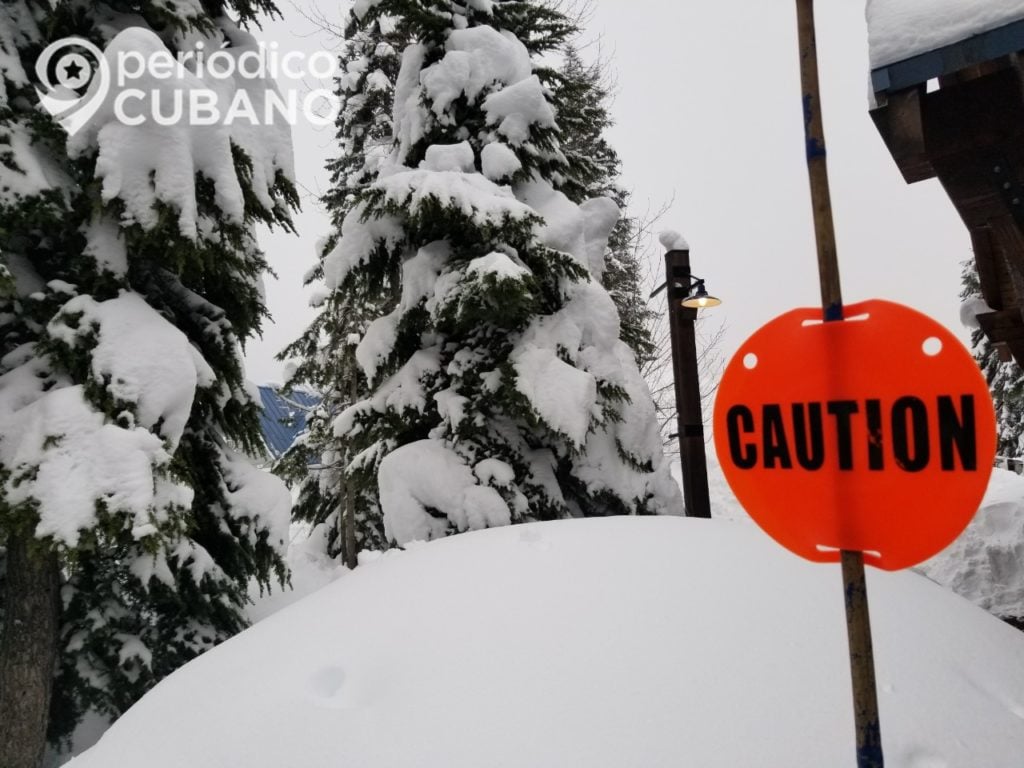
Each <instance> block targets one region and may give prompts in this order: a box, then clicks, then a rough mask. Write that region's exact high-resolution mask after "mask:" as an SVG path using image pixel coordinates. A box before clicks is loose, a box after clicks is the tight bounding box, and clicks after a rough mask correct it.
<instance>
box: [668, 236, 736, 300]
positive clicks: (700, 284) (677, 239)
mask: <svg viewBox="0 0 1024 768" xmlns="http://www.w3.org/2000/svg"><path fill="white" fill-rule="evenodd" d="M658 242H660V243H661V245H662V247H664V248H665V250H666V251H669V252H671V251H689V250H690V244H689V243H687V242H686V238H685V237H683V236H682V235H681V234H679V233H678V232H676V231H675V230H672V229H666V230H665V231H663V232H662V233H661V234H660V235H658ZM690 280H691V282H690V285H688V286H680V285H678V284H677V285H676V286H675V287H676V288H682V287H685V288H686V290H687V291H688V292H689V293H688V295H687V296H686V298H684V299H683V300H682V301H680V302H679V303H680V305H681V306H683V307H685V308H686V309H709V308H711V307H717V306H718V305H719V304H721V303H722V300H721V299H719V298H718V297H716V296H712V295H710V294H709V293H708V291H707V288H705V287H704V279H703V278H701V277H697V276H696V275H690ZM655 293H657V292H655ZM651 295H652V296H654V294H651Z"/></svg>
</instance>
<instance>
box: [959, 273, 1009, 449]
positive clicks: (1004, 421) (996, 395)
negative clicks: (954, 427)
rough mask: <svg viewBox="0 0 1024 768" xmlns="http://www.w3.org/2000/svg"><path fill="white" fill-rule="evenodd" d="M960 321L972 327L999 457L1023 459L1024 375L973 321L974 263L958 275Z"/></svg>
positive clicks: (977, 289) (976, 297) (976, 295)
mask: <svg viewBox="0 0 1024 768" xmlns="http://www.w3.org/2000/svg"><path fill="white" fill-rule="evenodd" d="M962 281H963V290H962V291H961V293H960V298H961V299H963V301H964V315H965V316H964V320H965V321H967V322H968V323H969V324H971V325H972V326H973V330H972V331H971V347H972V349H973V351H974V357H975V359H976V360H977V361H978V365H980V366H981V370H982V372H983V373H984V374H985V379H986V380H987V381H988V386H989V389H990V390H991V392H992V400H993V402H994V404H995V408H996V424H997V425H998V430H999V449H998V450H999V456H1001V457H1003V458H1008V459H1020V458H1024V372H1022V371H1021V368H1020V365H1019V364H1018V363H1017V361H1015V360H1006V361H1004V360H1002V359H1001V358H1000V356H999V350H997V349H996V348H995V347H994V346H993V345H992V344H991V343H990V342H989V340H988V337H987V336H985V334H984V332H983V331H982V330H981V328H980V327H978V326H977V323H976V322H975V321H973V317H974V314H975V311H976V310H977V308H978V306H977V305H978V303H979V302H981V303H983V301H982V299H981V283H980V281H979V280H978V271H977V267H975V265H974V261H973V260H972V261H969V262H967V263H965V264H964V270H963V275H962Z"/></svg>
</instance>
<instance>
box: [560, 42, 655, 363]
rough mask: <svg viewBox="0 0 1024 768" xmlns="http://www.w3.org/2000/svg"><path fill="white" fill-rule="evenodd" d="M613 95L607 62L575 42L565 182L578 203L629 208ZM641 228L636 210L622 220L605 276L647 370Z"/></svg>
mask: <svg viewBox="0 0 1024 768" xmlns="http://www.w3.org/2000/svg"><path fill="white" fill-rule="evenodd" d="M610 98H611V94H610V92H609V89H608V85H607V76H606V75H605V74H604V71H603V67H602V63H601V62H600V61H598V62H594V63H591V64H589V65H588V64H586V63H584V61H583V59H582V57H581V56H580V54H579V51H577V49H576V48H575V47H574V46H572V45H569V46H567V47H566V49H565V61H564V63H563V65H562V68H561V70H560V71H559V77H558V85H557V88H556V92H555V99H556V103H557V106H558V127H559V129H560V130H561V135H562V151H563V152H564V154H565V157H566V160H567V169H568V170H567V172H566V174H565V178H564V180H563V181H562V183H561V185H560V187H559V188H560V189H561V191H562V192H564V193H565V194H566V196H567V197H569V199H570V200H572V201H573V202H575V203H583V202H585V201H586V200H589V199H592V198H595V197H608V198H611V199H612V200H614V201H615V203H616V205H618V206H619V208H620V209H622V210H625V209H626V207H627V206H628V204H629V193H628V192H627V191H626V190H625V189H623V188H622V186H621V185H620V184H619V174H620V173H621V170H622V163H621V161H620V160H619V155H618V153H617V152H616V151H615V148H614V147H612V146H611V144H609V142H608V139H607V136H606V135H605V134H606V132H607V131H608V130H609V129H610V128H611V127H612V125H613V123H612V118H611V115H610V114H609V112H608V102H609V100H610ZM638 229H639V228H638V225H637V222H636V220H635V219H634V218H633V217H631V216H623V217H622V218H620V219H619V221H618V223H616V225H615V228H614V229H613V230H612V233H611V236H610V237H609V238H608V250H607V253H606V255H605V264H606V266H605V272H604V276H603V280H602V282H603V284H604V287H605V288H606V289H607V290H608V293H609V294H610V295H611V297H612V301H614V302H615V308H616V309H617V310H618V312H619V321H620V323H621V336H622V340H623V341H625V342H626V343H627V344H629V346H630V348H631V349H632V350H633V352H635V353H636V357H637V363H638V365H639V366H640V370H641V371H644V369H645V368H646V367H647V366H648V365H649V364H650V363H651V361H652V359H653V357H654V356H655V355H656V349H655V344H654V341H653V339H652V333H651V328H652V325H653V320H654V312H653V311H652V310H651V309H650V307H649V306H648V304H647V294H646V292H645V291H644V274H643V268H642V266H641V264H640V258H639V252H640V248H639V242H638V241H639V240H640V233H639V232H638ZM649 383H650V382H649Z"/></svg>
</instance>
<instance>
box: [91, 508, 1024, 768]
mask: <svg viewBox="0 0 1024 768" xmlns="http://www.w3.org/2000/svg"><path fill="white" fill-rule="evenodd" d="M869 589H870V594H871V600H872V611H873V613H872V619H873V623H874V632H875V647H876V653H877V665H878V677H879V685H880V688H881V690H880V704H881V712H882V727H883V739H884V743H885V748H886V751H887V760H888V762H887V765H889V766H890V768H953V767H954V766H958V767H962V768H1019V767H1020V765H1021V755H1022V754H1024V635H1021V633H1019V632H1017V631H1015V630H1013V629H1011V628H1010V627H1008V626H1006V625H1004V624H1002V623H1001V622H999V621H997V620H996V619H994V618H992V617H991V616H988V615H987V614H985V613H984V612H983V611H981V610H980V609H978V608H976V607H974V606H972V605H970V604H969V603H968V602H966V601H965V600H962V599H960V598H958V597H956V596H955V595H953V594H951V593H950V592H948V591H947V590H945V589H942V588H941V587H938V586H936V585H934V584H932V583H930V582H929V581H927V580H926V579H924V578H922V577H920V576H918V575H915V574H912V573H897V574H890V573H880V572H875V571H872V572H871V573H870V574H869ZM852 727H853V726H852V706H851V703H850V692H849V673H848V668H847V655H846V636H845V623H844V618H843V601H842V590H841V584H840V576H839V571H838V567H837V566H823V565H812V564H809V563H806V562H804V561H802V560H800V559H798V558H796V557H794V556H792V555H790V554H788V553H787V552H785V551H783V550H782V549H780V548H779V547H777V546H776V545H775V544H773V543H772V542H771V541H769V540H768V539H767V537H765V536H764V534H762V533H760V532H759V531H758V530H757V529H756V528H754V527H753V526H750V525H743V524H739V523H736V522H726V521H702V520H687V519H679V518H610V519H589V520H574V521H562V522H555V523H543V524H533V525H526V526H515V527H507V528H500V529H493V530H489V531H483V532H479V533H471V534H464V535H460V536H456V537H451V538H448V539H443V540H440V541H437V542H434V543H431V544H426V545H421V546H417V547H414V548H412V549H411V550H409V551H405V552H395V553H392V554H388V555H386V556H384V557H381V558H379V559H378V560H376V561H375V562H371V563H368V564H366V565H365V566H363V567H361V568H359V569H358V570H357V571H355V572H354V573H352V574H350V575H347V576H345V578H343V579H341V580H339V581H337V582H335V583H333V584H330V585H329V586H327V587H325V588H323V589H321V590H319V591H318V592H316V593H315V594H313V595H311V596H310V597H308V598H307V599H305V600H302V601H301V602H300V603H297V604H295V605H293V606H291V607H289V608H286V609H284V610H282V611H280V612H279V613H277V614H275V615H273V616H271V617H269V618H267V619H266V620H264V621H263V622H261V623H260V624H259V625H258V626H256V627H254V628H253V629H251V630H249V631H247V632H245V633H243V634H242V635H240V636H238V637H236V638H235V639H233V640H231V641H229V642H227V643H225V644H224V645H222V646H220V647H218V648H216V649H214V650H213V651H211V652H209V653H208V654H206V655H205V656H203V657H201V658H200V659H198V660H197V661H195V662H193V663H191V664H189V665H188V666H186V667H184V668H183V669H181V670H180V671H178V672H177V673H175V674H174V675H172V676H171V677H170V678H168V679H167V680H165V681H164V682H163V683H161V684H160V685H159V686H158V687H157V688H156V689H155V690H154V691H153V692H151V693H150V694H149V695H148V696H146V697H145V698H144V699H143V700H142V701H141V702H140V703H139V704H138V705H136V706H135V707H134V708H133V709H132V710H131V711H129V712H128V713H127V714H126V715H125V716H124V717H123V718H122V719H121V720H120V721H119V722H118V723H116V724H115V725H114V726H113V727H112V728H111V730H110V731H109V732H108V733H107V734H106V736H105V737H104V738H103V739H102V741H101V742H100V743H99V745H97V746H96V747H94V748H93V749H92V750H91V751H89V752H87V753H86V754H85V755H83V756H81V757H80V758H78V759H77V760H75V761H73V762H72V763H71V765H72V766H74V768H95V767H99V766H102V767H103V768H109V767H111V766H141V765H145V766H147V768H183V767H187V768H225V766H246V768H280V767H281V766H302V767H303V768H321V767H323V768H326V767H327V766H331V767H332V768H333V767H334V766H339V765H344V766H351V767H352V768H378V767H380V768H382V767H384V766H388V767H389V768H391V767H393V768H398V767H399V766H410V767H411V766H417V768H419V767H422V766H445V768H482V767H484V766H486V767H487V768H493V767H495V766H509V767H511V766H522V767H523V768H545V767H547V766H550V768H565V767H566V766H587V768H603V767H605V766H606V767H607V768H624V767H625V766H643V767H644V768H656V767H657V766H672V767H673V768H678V766H699V767H700V768H716V767H718V766H720V767H721V768H757V767H759V766H762V767H763V768H780V766H786V767H787V768H812V767H813V768H821V767H822V766H828V767H829V768H843V766H851V767H852V766H853V765H854V764H855V761H854V756H853V755H854V751H853V745H852Z"/></svg>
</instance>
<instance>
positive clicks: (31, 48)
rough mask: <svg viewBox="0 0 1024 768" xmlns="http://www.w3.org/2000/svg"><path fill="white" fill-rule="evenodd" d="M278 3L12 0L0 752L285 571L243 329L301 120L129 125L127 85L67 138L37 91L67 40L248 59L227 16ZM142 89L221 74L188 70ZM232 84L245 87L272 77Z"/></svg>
mask: <svg viewBox="0 0 1024 768" xmlns="http://www.w3.org/2000/svg"><path fill="white" fill-rule="evenodd" d="M271 10H273V6H272V4H271V3H270V2H269V0H233V1H232V2H204V3H199V2H183V3H177V4H171V3H165V2H138V3H133V4H131V7H130V8H128V7H127V6H125V5H124V4H122V3H114V2H91V3H86V2H80V1H78V0H74V1H70V2H61V3H56V4H48V3H36V2H30V0H13V1H12V2H8V3H5V4H4V5H3V6H2V8H0V161H2V162H3V165H4V168H3V169H2V171H0V173H2V179H3V184H2V185H0V221H2V222H3V226H2V227H0V253H2V254H3V255H2V259H3V262H4V263H5V265H6V267H7V268H8V269H9V271H10V274H11V277H12V279H11V280H10V281H8V282H9V283H12V284H13V290H8V291H7V292H6V293H5V294H4V295H3V298H0V545H2V546H5V547H6V549H7V560H8V576H9V577H8V578H7V580H6V582H5V583H4V587H3V589H4V595H3V597H4V599H5V604H6V613H5V624H4V626H3V628H2V632H3V637H2V643H0V710H3V712H4V716H3V717H0V764H4V765H6V766H22V765H25V766H28V765H36V764H37V760H38V754H39V750H40V749H41V745H42V741H41V739H40V738H39V737H40V736H41V731H42V730H44V729H45V727H46V724H47V719H49V729H50V735H51V737H52V738H56V739H60V738H61V737H65V736H66V735H67V734H68V733H69V731H70V730H71V728H72V727H73V726H74V725H75V723H76V721H77V720H78V719H79V718H80V717H81V715H82V714H83V713H84V712H85V711H87V710H93V711H96V712H98V713H101V714H103V715H105V716H107V717H111V718H113V717H116V716H118V715H119V714H120V713H121V712H123V711H124V710H125V709H126V708H127V707H128V706H130V705H131V704H132V703H133V702H134V701H135V700H137V699H138V698H139V696H141V695H142V693H144V692H145V691H146V690H147V689H148V688H149V687H151V686H152V685H153V684H155V682H157V681H158V680H159V679H161V678H162V677H164V676H166V675H167V674H168V673H170V672H171V671H173V670H174V669H175V668H177V667H178V666H180V665H181V664H183V663H184V662H186V661H187V660H189V659H190V658H193V657H194V656H196V655H197V654H199V653H201V652H203V651H204V650H206V649H208V648H210V647H211V646H213V645H214V644H216V643H218V642H220V641H221V640H223V639H225V638H227V637H229V636H231V635H232V634H234V633H236V632H238V631H239V630H240V629H242V628H243V627H244V626H245V619H244V616H243V614H242V611H241V608H242V606H243V605H244V603H245V601H246V600H247V597H246V595H247V587H248V585H249V582H250V580H253V579H254V580H256V581H257V582H259V583H260V584H261V585H264V586H269V585H270V583H271V581H272V579H273V578H274V577H275V576H276V577H277V578H284V577H285V575H286V574H285V569H284V565H283V561H282V559H281V551H282V549H283V545H284V543H285V540H286V533H287V512H288V507H289V505H290V498H289V495H288V492H287V490H286V489H285V488H284V487H283V485H282V484H281V483H280V482H279V481H277V480H276V479H275V478H273V477H272V476H270V475H267V474H265V473H263V472H261V471H259V470H258V469H257V468H256V466H255V465H254V464H253V463H252V462H251V461H250V460H249V459H248V458H247V457H246V455H245V454H247V453H252V454H255V453H257V452H258V451H259V450H260V446H261V443H260V438H259V429H258V421H257V415H258V410H257V408H258V406H257V403H258V398H254V396H253V395H252V394H251V391H250V388H249V387H248V386H247V383H246V381H245V377H244V371H243V366H242V360H241V345H242V344H244V342H245V340H246V339H247V338H249V337H251V336H252V335H253V334H254V333H257V332H258V330H259V327H260V323H261V321H262V319H263V317H264V316H265V314H266V310H265V307H264V305H263V298H262V287H261V275H262V273H263V272H264V271H265V269H266V263H265V261H264V258H263V255H262V254H261V252H260V250H259V248H258V246H257V243H256V241H255V239H254V235H253V227H254V225H255V224H256V223H258V222H263V223H268V224H279V225H284V226H288V225H289V212H288V209H289V207H290V206H291V205H293V204H294V202H295V199H296V198H295V194H294V190H293V186H292V183H291V181H290V177H291V154H290V153H291V149H290V140H289V129H288V126H287V125H276V126H273V127H266V128H256V129H254V128H252V127H251V126H249V125H246V124H244V123H239V124H237V125H236V126H234V127H231V126H225V125H215V126H205V127H201V128H200V127H190V126H188V125H187V124H185V123H184V122H179V123H177V124H174V125H170V126H161V125H157V124H156V123H155V122H153V121H147V122H145V123H144V124H142V125H138V126H129V125H125V124H123V123H122V122H120V121H119V120H118V119H117V118H116V116H115V115H114V113H113V109H112V106H111V105H112V103H113V95H114V93H115V92H116V88H114V89H113V90H112V92H111V94H109V95H108V97H107V98H106V99H105V100H103V102H102V103H101V104H100V106H99V108H98V110H97V111H96V112H95V114H94V115H92V117H91V118H90V119H89V121H88V122H87V123H86V124H85V126H84V127H83V128H82V129H81V130H80V131H79V132H77V133H75V134H74V135H73V136H72V137H70V138H69V137H67V136H65V135H64V133H63V132H62V130H61V128H60V127H58V125H57V124H56V122H54V121H53V120H51V119H50V118H49V117H48V116H46V115H45V114H44V113H43V112H42V111H41V110H40V109H39V108H38V106H37V101H38V99H37V96H36V93H35V89H34V86H36V85H37V84H38V83H36V82H35V79H34V77H33V74H32V73H33V68H34V66H35V62H36V59H37V58H38V56H39V54H40V52H41V51H42V50H43V49H44V48H45V47H46V46H47V45H48V44H49V43H51V42H54V41H56V40H59V39H62V38H67V37H72V36H76V37H81V38H84V39H86V40H89V41H91V42H92V43H93V44H95V45H97V46H99V47H100V48H105V53H104V55H105V57H106V58H107V60H108V61H109V62H111V63H114V62H115V61H116V57H117V55H118V53H119V52H133V53H137V54H141V55H142V56H148V55H150V54H153V53H157V52H170V53H171V54H176V53H178V52H181V51H185V50H188V51H196V50H198V48H199V47H200V45H199V44H200V43H202V44H203V45H204V46H205V48H206V50H207V51H209V50H217V49H220V48H223V49H224V50H225V51H226V52H227V54H228V55H235V56H237V55H240V54H241V53H242V52H244V51H247V50H255V45H256V43H255V40H254V39H253V38H252V37H251V36H250V35H248V34H247V33H246V32H245V31H244V30H243V29H242V28H241V27H239V26H238V25H237V24H236V23H235V22H233V21H232V20H231V18H230V17H229V15H228V13H229V12H230V13H231V14H232V15H234V16H235V17H236V18H237V19H239V21H240V23H241V24H246V23H249V22H251V21H253V20H254V19H255V15H256V14H257V13H259V12H262V11H271ZM92 64H93V67H94V69H96V70H97V71H98V67H96V65H97V62H95V61H94V62H92ZM131 85H139V84H138V83H132V84H131ZM143 85H144V86H145V88H146V89H147V90H148V89H157V90H160V92H161V93H162V94H163V96H165V97H169V96H171V95H172V94H173V93H174V92H175V90H179V91H189V90H193V89H198V88H205V87H210V86H213V87H215V88H219V89H221V90H223V89H224V88H225V87H226V84H225V82H224V81H223V80H218V82H216V83H206V82H204V81H203V79H202V77H199V76H198V75H196V74H194V73H193V72H184V73H182V72H177V73H175V74H174V75H173V76H172V77H170V78H159V79H158V78H152V79H150V80H147V81H146V82H145V83H144V84H143ZM228 85H230V87H233V88H236V89H245V90H247V91H248V92H249V93H250V95H251V96H252V98H253V99H254V100H257V99H259V98H260V96H261V93H263V92H264V89H265V88H267V87H268V84H267V83H264V82H255V81H252V80H248V79H243V78H240V77H239V78H237V79H236V80H234V81H232V82H230V83H229V84H228ZM91 87H92V88H96V87H97V86H96V83H95V82H94V83H93V85H92V86H91ZM165 103H168V102H165ZM8 287H9V288H10V287H11V286H10V285H9V286H8ZM15 574H17V578H14V575H15ZM58 590H59V599H58ZM40 606H43V608H44V609H43V610H40V609H39V608H40ZM46 606H52V616H49V617H48V614H50V613H51V611H50V609H49V608H46ZM47 622H49V623H47ZM54 668H56V669H57V675H56V679H55V682H54V684H53V686H52V692H53V695H52V701H49V702H48V700H49V699H50V698H51V697H50V689H49V683H50V681H51V679H52V677H53V669H54ZM12 681H14V682H15V683H16V684H17V685H11V683H12ZM27 682H31V685H30V686H29V689H28V690H26V689H25V688H24V687H22V684H24V683H27ZM48 703H49V705H50V709H51V716H50V717H49V718H47V714H46V708H47V704H48Z"/></svg>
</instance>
